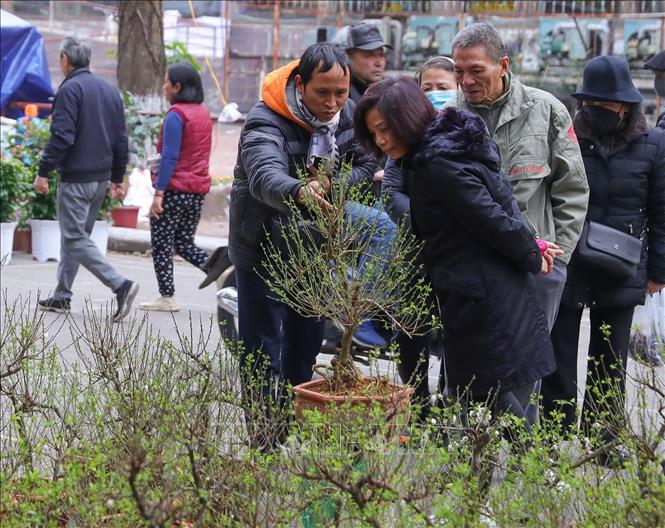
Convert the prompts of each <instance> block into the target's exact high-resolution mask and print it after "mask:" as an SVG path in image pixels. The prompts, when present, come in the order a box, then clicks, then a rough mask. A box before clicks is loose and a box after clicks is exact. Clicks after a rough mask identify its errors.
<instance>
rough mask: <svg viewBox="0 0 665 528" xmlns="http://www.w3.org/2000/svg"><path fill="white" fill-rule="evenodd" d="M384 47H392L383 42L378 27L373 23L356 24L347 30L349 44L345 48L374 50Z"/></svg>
mask: <svg viewBox="0 0 665 528" xmlns="http://www.w3.org/2000/svg"><path fill="white" fill-rule="evenodd" d="M382 47H386V48H389V49H393V47H392V46H389V45H388V44H386V43H385V42H383V37H382V36H381V33H379V28H377V27H376V26H375V25H374V24H364V23H363V24H358V25H356V26H351V29H350V30H349V45H348V48H347V49H361V50H368V51H369V50H375V49H378V48H382Z"/></svg>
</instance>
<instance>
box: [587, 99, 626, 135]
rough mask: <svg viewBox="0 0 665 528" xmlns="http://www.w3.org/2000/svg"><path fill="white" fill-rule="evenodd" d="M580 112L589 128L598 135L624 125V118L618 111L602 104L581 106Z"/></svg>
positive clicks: (619, 128)
mask: <svg viewBox="0 0 665 528" xmlns="http://www.w3.org/2000/svg"><path fill="white" fill-rule="evenodd" d="M582 113H583V114H584V117H586V120H587V121H588V122H589V125H590V126H591V129H592V130H593V131H594V132H595V133H596V134H598V135H600V136H602V135H605V134H611V133H613V132H616V131H617V130H621V129H622V128H623V126H624V120H623V118H622V117H621V116H620V115H619V114H618V112H614V111H612V110H608V109H607V108H603V107H602V106H583V107H582Z"/></svg>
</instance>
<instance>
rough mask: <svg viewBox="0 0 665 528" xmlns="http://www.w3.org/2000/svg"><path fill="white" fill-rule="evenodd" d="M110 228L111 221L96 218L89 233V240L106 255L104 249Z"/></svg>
mask: <svg viewBox="0 0 665 528" xmlns="http://www.w3.org/2000/svg"><path fill="white" fill-rule="evenodd" d="M110 228H111V222H108V221H106V220H97V221H96V222H95V225H94V226H93V227H92V233H90V240H92V241H93V242H94V243H95V245H96V246H97V249H99V251H100V252H101V254H102V255H106V250H107V248H108V245H109V229H110Z"/></svg>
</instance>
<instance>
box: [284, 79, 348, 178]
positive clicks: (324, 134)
mask: <svg viewBox="0 0 665 528" xmlns="http://www.w3.org/2000/svg"><path fill="white" fill-rule="evenodd" d="M293 90H294V92H295V105H294V106H295V108H291V111H292V112H293V113H294V115H295V116H296V117H297V118H299V119H301V120H302V121H304V122H305V123H307V124H308V125H310V126H311V127H312V137H311V138H310V140H309V148H308V150H307V167H308V168H309V167H311V166H313V165H315V166H316V167H315V168H317V169H318V164H319V162H321V161H322V162H323V167H324V170H325V172H326V175H327V176H328V177H331V176H332V175H333V174H334V173H335V172H336V171H337V169H338V165H339V150H338V148H337V141H336V140H335V132H336V131H337V125H339V118H340V114H341V113H342V112H341V110H340V111H339V112H337V113H336V114H335V115H334V116H333V118H332V119H331V120H330V121H325V122H324V121H319V120H318V119H317V118H316V117H314V115H313V114H312V113H311V112H310V111H309V110H308V109H307V107H306V106H305V103H304V102H303V100H302V95H301V94H300V92H299V91H298V90H297V89H295V86H294V87H293Z"/></svg>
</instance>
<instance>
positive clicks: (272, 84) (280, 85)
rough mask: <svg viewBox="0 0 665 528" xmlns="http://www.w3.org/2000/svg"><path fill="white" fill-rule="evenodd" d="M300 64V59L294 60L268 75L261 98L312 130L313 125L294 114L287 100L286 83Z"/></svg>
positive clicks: (270, 106)
mask: <svg viewBox="0 0 665 528" xmlns="http://www.w3.org/2000/svg"><path fill="white" fill-rule="evenodd" d="M299 64H300V60H294V61H292V62H289V63H288V64H287V65H285V66H282V67H281V68H277V69H276V70H273V71H271V72H270V73H269V74H268V75H266V76H265V78H264V79H263V86H262V87H261V98H262V99H263V102H264V103H265V105H266V106H267V107H268V108H270V109H271V110H273V111H275V112H277V113H278V114H279V115H281V116H282V117H285V118H286V119H290V120H291V121H293V122H294V123H298V124H299V125H300V126H301V127H303V128H304V129H305V130H307V131H308V132H311V131H312V127H311V126H309V125H308V124H307V123H305V122H304V121H301V120H300V119H298V118H297V117H296V116H294V115H293V113H292V112H291V110H290V109H289V105H288V103H287V102H286V85H287V83H288V81H289V77H291V75H292V74H293V71H294V70H295V69H296V68H297V67H298V65H299Z"/></svg>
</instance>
